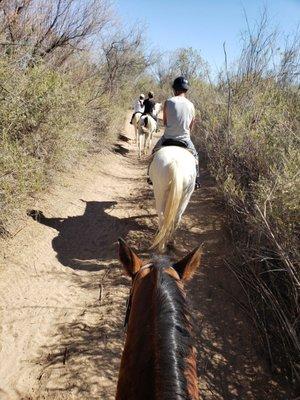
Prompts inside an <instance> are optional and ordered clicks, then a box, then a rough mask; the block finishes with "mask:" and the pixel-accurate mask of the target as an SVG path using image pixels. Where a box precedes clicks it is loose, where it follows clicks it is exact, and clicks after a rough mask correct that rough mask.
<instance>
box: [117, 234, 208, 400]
mask: <svg viewBox="0 0 300 400" xmlns="http://www.w3.org/2000/svg"><path fill="white" fill-rule="evenodd" d="M119 244H120V247H119V255H120V260H121V262H122V264H123V267H124V268H125V270H126V272H127V274H128V275H129V276H130V277H131V278H132V288H131V293H130V298H129V303H128V308H127V315H126V318H127V320H128V330H127V336H126V342H125V347H124V351H123V355H122V360H121V367H120V371H119V381H118V387H117V395H116V400H154V399H155V400H182V399H186V400H196V399H198V398H199V396H198V385H197V372H196V352H195V348H194V346H193V341H192V327H191V322H190V315H189V310H188V307H187V303H186V296H185V291H184V288H183V283H184V282H185V281H188V280H189V279H190V278H191V277H192V275H193V274H194V272H195V270H196V268H197V267H198V265H199V263H200V258H201V250H200V249H199V248H197V249H195V250H194V251H192V252H191V253H190V254H189V255H187V256H186V257H185V258H184V259H182V260H181V261H179V262H177V263H175V264H173V265H163V264H162V263H161V262H151V263H148V264H146V265H143V263H142V261H141V260H140V259H139V257H138V256H137V255H136V254H135V253H134V252H133V250H132V249H131V248H130V247H129V246H127V245H126V243H125V242H124V241H123V240H121V239H120V240H119Z"/></svg>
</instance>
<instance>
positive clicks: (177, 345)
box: [153, 265, 192, 400]
mask: <svg viewBox="0 0 300 400" xmlns="http://www.w3.org/2000/svg"><path fill="white" fill-rule="evenodd" d="M153 269H154V271H153V272H154V273H155V274H156V290H155V292H154V299H153V300H154V307H155V309H154V329H155V335H154V338H155V339H154V340H155V355H156V362H155V364H156V365H155V377H156V378H155V379H156V386H157V389H158V393H159V395H160V397H159V398H160V400H170V399H172V400H174V399H178V400H179V399H180V400H181V399H189V395H188V389H187V379H186V376H185V371H187V370H188V369H189V365H187V358H188V357H189V356H190V355H191V351H192V338H191V322H190V321H191V318H190V314H189V311H188V309H187V302H186V298H185V295H184V293H183V290H182V289H181V287H180V286H179V285H178V282H177V281H176V280H175V279H174V278H173V277H172V276H170V275H169V274H167V273H164V271H163V270H164V267H162V266H157V265H156V266H155V267H154V268H153Z"/></svg>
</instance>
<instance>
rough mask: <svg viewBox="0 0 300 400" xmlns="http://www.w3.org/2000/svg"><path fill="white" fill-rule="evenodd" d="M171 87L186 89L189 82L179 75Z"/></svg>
mask: <svg viewBox="0 0 300 400" xmlns="http://www.w3.org/2000/svg"><path fill="white" fill-rule="evenodd" d="M172 88H173V89H174V90H188V89H189V82H188V80H187V79H186V78H185V77H184V76H179V77H178V78H176V79H175V80H174V82H173V85H172Z"/></svg>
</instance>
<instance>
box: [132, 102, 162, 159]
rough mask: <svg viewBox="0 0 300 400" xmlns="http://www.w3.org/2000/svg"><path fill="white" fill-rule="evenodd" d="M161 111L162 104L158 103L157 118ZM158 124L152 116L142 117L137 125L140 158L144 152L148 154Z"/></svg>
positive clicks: (156, 106) (155, 111)
mask: <svg viewBox="0 0 300 400" xmlns="http://www.w3.org/2000/svg"><path fill="white" fill-rule="evenodd" d="M160 110H161V103H156V104H155V107H154V110H153V114H154V115H155V116H157V115H158V114H159V112H160ZM156 128H157V123H156V121H155V120H154V119H153V118H152V117H151V115H143V116H140V118H139V121H138V123H137V130H138V133H137V145H138V149H139V158H141V156H142V152H143V153H144V154H146V152H147V149H150V147H151V143H152V139H153V134H154V133H155V132H156Z"/></svg>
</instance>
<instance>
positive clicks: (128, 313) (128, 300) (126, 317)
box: [123, 263, 153, 331]
mask: <svg viewBox="0 0 300 400" xmlns="http://www.w3.org/2000/svg"><path fill="white" fill-rule="evenodd" d="M152 266H153V265H152V263H148V264H145V265H143V266H142V267H141V268H140V269H139V271H138V272H137V273H136V274H135V275H134V276H133V277H132V286H131V289H130V293H129V297H128V299H127V301H126V312H125V319H124V325H123V327H124V329H125V331H126V330H127V325H128V321H129V316H130V311H131V304H132V296H133V289H134V283H135V281H136V277H137V276H138V274H139V273H140V272H141V271H143V270H144V269H146V268H151V267H152Z"/></svg>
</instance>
